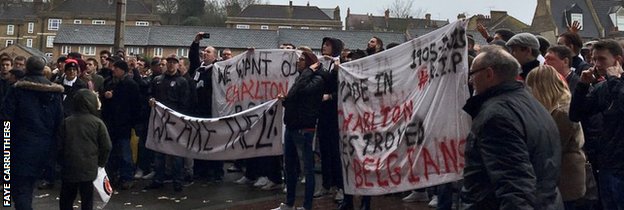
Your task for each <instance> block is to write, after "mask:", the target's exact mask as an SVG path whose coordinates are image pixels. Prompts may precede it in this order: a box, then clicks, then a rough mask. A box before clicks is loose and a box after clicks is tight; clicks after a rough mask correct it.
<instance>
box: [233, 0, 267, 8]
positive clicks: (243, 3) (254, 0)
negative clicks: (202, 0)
mask: <svg viewBox="0 0 624 210" xmlns="http://www.w3.org/2000/svg"><path fill="white" fill-rule="evenodd" d="M267 2H268V1H267ZM223 3H224V4H225V5H233V4H238V5H239V6H240V8H241V9H245V7H247V6H249V5H252V4H263V3H262V0H223Z"/></svg>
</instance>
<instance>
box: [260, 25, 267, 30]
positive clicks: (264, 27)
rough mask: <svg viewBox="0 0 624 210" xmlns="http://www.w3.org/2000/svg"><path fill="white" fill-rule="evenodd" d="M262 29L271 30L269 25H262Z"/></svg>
mask: <svg viewBox="0 0 624 210" xmlns="http://www.w3.org/2000/svg"><path fill="white" fill-rule="evenodd" d="M260 29H262V30H269V26H260Z"/></svg>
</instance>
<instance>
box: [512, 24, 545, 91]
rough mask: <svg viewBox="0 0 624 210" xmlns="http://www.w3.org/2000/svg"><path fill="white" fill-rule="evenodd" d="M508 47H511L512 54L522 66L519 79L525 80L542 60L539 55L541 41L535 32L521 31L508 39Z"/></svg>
mask: <svg viewBox="0 0 624 210" xmlns="http://www.w3.org/2000/svg"><path fill="white" fill-rule="evenodd" d="M506 45H507V47H509V49H510V52H511V54H512V55H513V57H514V58H516V60H517V61H518V62H519V63H520V65H521V66H522V72H520V77H519V78H518V79H519V80H525V79H526V75H527V74H529V72H530V71H531V70H533V68H535V67H538V66H539V65H540V62H539V61H538V60H537V57H538V56H539V55H540V52H539V49H540V45H539V41H538V40H537V38H535V36H534V35H533V34H530V33H519V34H516V35H514V36H513V37H511V39H509V41H507V44H506Z"/></svg>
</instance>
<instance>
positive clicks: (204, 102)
mask: <svg viewBox="0 0 624 210" xmlns="http://www.w3.org/2000/svg"><path fill="white" fill-rule="evenodd" d="M203 35H204V32H199V33H197V35H195V38H194V39H193V43H191V46H190V49H189V62H190V67H189V72H188V74H189V76H190V78H193V80H195V87H196V94H197V99H196V103H197V107H196V109H195V110H194V111H195V112H194V113H193V116H195V117H203V118H209V117H213V116H212V64H213V63H214V62H216V61H217V54H216V50H215V48H214V47H212V46H207V47H206V48H204V50H203V51H202V59H200V56H199V52H200V51H199V42H200V41H201V40H202V39H204V38H203ZM193 172H194V174H197V175H199V176H203V177H206V178H207V179H208V181H214V182H222V181H223V174H224V171H223V161H210V160H196V161H195V164H194V169H193Z"/></svg>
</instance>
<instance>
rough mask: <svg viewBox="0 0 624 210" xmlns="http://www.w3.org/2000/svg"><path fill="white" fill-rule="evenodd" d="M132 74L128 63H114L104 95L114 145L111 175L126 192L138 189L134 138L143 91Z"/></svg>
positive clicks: (103, 100) (103, 99) (104, 114)
mask: <svg viewBox="0 0 624 210" xmlns="http://www.w3.org/2000/svg"><path fill="white" fill-rule="evenodd" d="M128 71H129V69H128V64H127V63H126V62H125V61H121V60H120V61H116V62H115V63H113V69H112V72H111V73H112V76H111V77H109V78H107V79H106V80H105V81H104V89H103V90H102V92H100V98H102V119H104V123H106V127H107V128H108V133H109V135H110V138H111V141H112V143H113V150H112V152H111V155H110V160H109V161H108V162H109V163H108V170H107V171H108V173H109V177H110V178H111V179H112V180H113V183H114V184H115V186H116V187H118V188H121V189H124V190H125V189H130V188H132V187H133V186H134V183H133V182H132V177H133V175H134V166H133V162H132V151H131V149H130V137H131V135H132V134H131V130H132V128H133V126H134V125H135V122H136V118H137V113H138V112H139V87H138V85H137V84H136V82H134V81H133V80H132V78H130V77H129V76H128Z"/></svg>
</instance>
